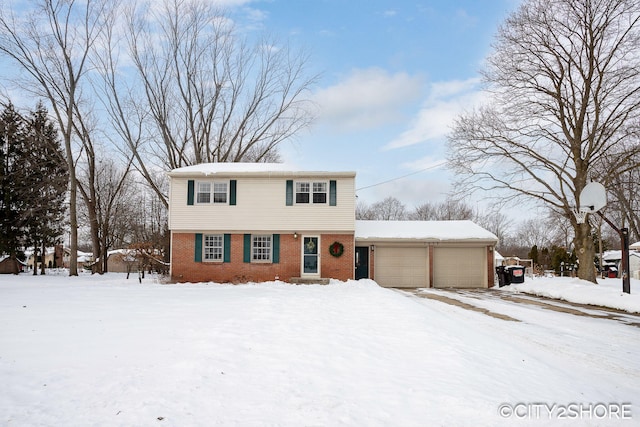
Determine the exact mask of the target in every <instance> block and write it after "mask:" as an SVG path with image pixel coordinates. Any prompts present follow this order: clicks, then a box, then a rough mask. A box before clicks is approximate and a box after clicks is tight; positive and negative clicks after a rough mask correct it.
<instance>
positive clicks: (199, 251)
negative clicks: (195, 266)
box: [194, 233, 202, 262]
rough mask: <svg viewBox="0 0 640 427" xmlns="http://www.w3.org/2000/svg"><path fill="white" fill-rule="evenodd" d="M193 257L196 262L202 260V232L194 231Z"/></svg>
mask: <svg viewBox="0 0 640 427" xmlns="http://www.w3.org/2000/svg"><path fill="white" fill-rule="evenodd" d="M194 259H195V261H196V262H202V233H196V248H195V257H194Z"/></svg>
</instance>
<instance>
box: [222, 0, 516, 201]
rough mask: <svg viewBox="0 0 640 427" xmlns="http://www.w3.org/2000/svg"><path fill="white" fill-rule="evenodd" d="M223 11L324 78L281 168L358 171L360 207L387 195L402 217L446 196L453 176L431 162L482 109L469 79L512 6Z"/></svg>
mask: <svg viewBox="0 0 640 427" xmlns="http://www.w3.org/2000/svg"><path fill="white" fill-rule="evenodd" d="M226 2H229V5H230V6H231V11H232V17H233V19H234V20H236V23H237V25H238V26H239V27H240V28H243V27H244V28H247V29H249V28H250V29H260V30H263V31H267V32H270V33H274V34H277V35H279V36H281V37H288V38H289V39H290V40H291V42H292V43H293V44H294V45H297V46H302V47H304V48H305V49H306V50H307V51H308V52H309V53H310V55H311V58H310V61H311V62H310V66H311V69H312V70H313V71H314V72H318V73H321V78H320V80H319V81H318V84H317V85H316V86H314V90H313V98H314V101H315V102H316V103H317V105H318V107H319V116H318V119H317V121H316V122H315V124H314V125H313V127H311V128H310V129H307V130H306V131H303V132H302V133H301V134H299V135H298V137H297V138H295V141H293V142H291V143H286V144H284V145H283V146H282V147H281V153H282V154H283V156H284V159H285V160H286V161H287V162H292V163H295V164H296V165H299V166H302V167H304V168H310V169H318V170H320V169H330V170H354V171H356V172H357V184H356V186H357V187H358V188H362V187H369V188H365V189H362V190H359V191H358V198H359V200H362V201H364V202H365V203H369V204H370V203H373V202H376V201H379V200H382V199H384V198H385V197H387V196H394V197H396V198H398V199H399V200H400V201H401V202H403V203H404V204H405V205H406V206H407V208H409V209H411V208H413V207H415V206H417V205H419V204H421V203H423V202H426V201H434V200H436V201H440V200H442V199H444V198H445V196H446V193H447V192H448V191H449V190H450V182H451V176H450V173H449V172H448V171H447V170H446V169H444V168H442V167H437V165H439V164H441V163H442V162H443V161H444V159H445V156H446V133H447V132H448V129H449V126H450V124H451V121H452V119H453V118H454V117H455V116H456V115H457V114H458V113H459V112H461V111H463V109H464V108H469V107H471V106H472V105H474V104H477V103H479V102H481V101H482V98H483V95H482V93H481V92H480V85H479V83H480V81H479V80H480V79H479V73H478V71H479V69H480V68H481V67H482V63H483V59H484V58H485V57H486V56H487V54H488V53H489V52H490V51H491V43H492V40H493V36H494V34H495V32H496V30H497V28H498V26H499V24H500V23H501V22H502V21H503V20H504V18H505V17H506V16H507V15H508V14H509V13H511V12H513V11H514V10H515V9H516V7H517V5H518V3H519V1H518V0H409V1H405V0H400V1H390V0H368V1H340V0H313V1H312V0H297V1H294V0H265V1H259V0H257V1H247V0H226ZM410 174H411V175H410ZM407 175H409V176H407ZM402 176H406V177H405V178H402V179H397V180H393V179H395V178H398V177H402ZM387 180H393V181H391V182H389V183H386V184H383V185H375V184H377V183H380V182H384V181H387ZM471 202H472V203H473V201H471Z"/></svg>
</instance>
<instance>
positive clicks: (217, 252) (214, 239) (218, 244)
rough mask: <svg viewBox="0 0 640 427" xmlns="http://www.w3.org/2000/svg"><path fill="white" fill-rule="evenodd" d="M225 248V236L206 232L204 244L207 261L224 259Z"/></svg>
mask: <svg viewBox="0 0 640 427" xmlns="http://www.w3.org/2000/svg"><path fill="white" fill-rule="evenodd" d="M223 248H224V237H223V235H222V234H205V236H204V245H203V249H204V260H205V261H222V258H223V253H224V249H223Z"/></svg>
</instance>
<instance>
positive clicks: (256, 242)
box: [251, 235, 272, 261]
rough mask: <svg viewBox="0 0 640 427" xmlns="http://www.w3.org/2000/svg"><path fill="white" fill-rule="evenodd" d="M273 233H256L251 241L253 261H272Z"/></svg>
mask: <svg viewBox="0 0 640 427" xmlns="http://www.w3.org/2000/svg"><path fill="white" fill-rule="evenodd" d="M271 246H272V245H271V235H264V236H263V235H254V236H252V242H251V260H252V261H271Z"/></svg>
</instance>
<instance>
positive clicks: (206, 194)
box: [196, 182, 211, 203]
mask: <svg viewBox="0 0 640 427" xmlns="http://www.w3.org/2000/svg"><path fill="white" fill-rule="evenodd" d="M196 203H211V183H210V182H198V191H197V193H196Z"/></svg>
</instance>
